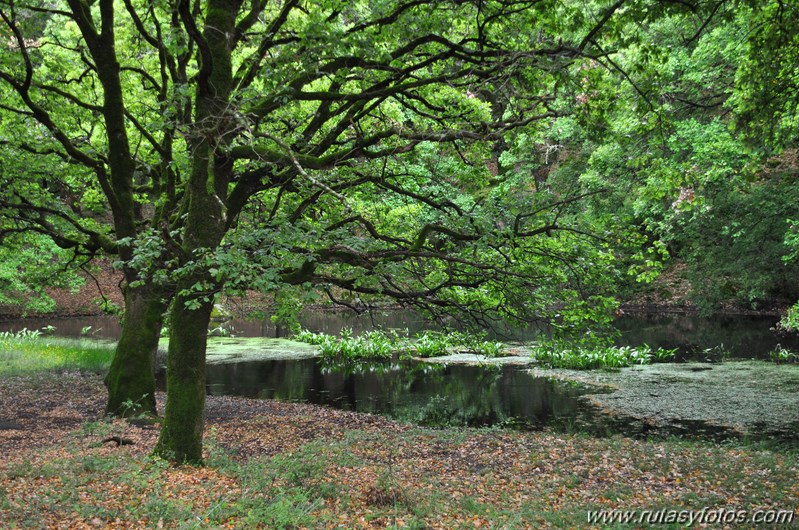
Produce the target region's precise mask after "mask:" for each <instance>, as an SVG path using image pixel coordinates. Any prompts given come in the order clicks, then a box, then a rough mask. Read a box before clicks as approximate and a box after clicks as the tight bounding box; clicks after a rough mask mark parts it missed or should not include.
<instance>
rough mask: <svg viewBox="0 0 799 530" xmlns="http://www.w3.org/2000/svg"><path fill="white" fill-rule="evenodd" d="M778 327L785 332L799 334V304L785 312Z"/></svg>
mask: <svg viewBox="0 0 799 530" xmlns="http://www.w3.org/2000/svg"><path fill="white" fill-rule="evenodd" d="M777 327H778V328H779V329H781V330H783V331H787V332H791V333H799V303H796V304H794V305H792V306H791V307H789V308H788V309H787V310H786V311H785V314H784V315H783V316H782V318H780V321H779V324H777Z"/></svg>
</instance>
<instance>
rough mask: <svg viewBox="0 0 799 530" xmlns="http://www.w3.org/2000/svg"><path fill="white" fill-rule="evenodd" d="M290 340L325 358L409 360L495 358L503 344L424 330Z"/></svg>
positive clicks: (305, 335) (304, 333)
mask: <svg viewBox="0 0 799 530" xmlns="http://www.w3.org/2000/svg"><path fill="white" fill-rule="evenodd" d="M293 338H294V340H296V341H300V342H305V343H308V344H313V345H317V346H319V347H320V352H321V354H322V357H323V358H325V359H336V360H352V359H390V358H391V357H393V356H394V355H398V356H400V357H409V356H411V355H412V354H415V355H417V356H419V357H436V356H440V355H446V354H447V353H449V351H450V350H451V349H453V348H464V349H467V350H469V351H472V352H474V353H476V354H480V355H485V356H487V357H496V356H499V355H501V354H502V350H503V349H504V348H505V345H504V344H503V343H501V342H497V341H488V340H483V339H484V335H480V334H476V335H469V334H464V333H459V332H450V333H442V332H440V331H424V332H421V333H417V334H416V335H415V336H414V338H413V339H410V338H408V336H407V331H406V332H405V335H404V336H401V335H400V334H399V333H397V332H396V331H394V330H392V331H390V332H385V331H382V330H375V331H367V332H365V333H363V334H362V335H359V336H355V335H354V333H353V332H352V329H350V328H345V329H342V330H341V332H340V333H339V336H338V337H335V336H333V335H328V334H326V333H314V332H312V331H308V330H300V331H298V332H297V333H295V334H294V335H293Z"/></svg>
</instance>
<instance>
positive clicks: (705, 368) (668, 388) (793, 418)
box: [533, 361, 799, 439]
mask: <svg viewBox="0 0 799 530" xmlns="http://www.w3.org/2000/svg"><path fill="white" fill-rule="evenodd" d="M533 371H534V372H535V373H536V375H542V374H544V375H549V376H552V377H557V378H564V379H569V380H576V381H580V382H582V383H587V384H593V385H598V386H601V387H603V390H607V389H608V387H609V388H611V389H613V391H612V392H609V393H597V394H590V395H588V396H586V399H589V400H590V402H591V403H593V404H594V405H596V406H597V407H599V408H600V409H601V410H603V411H604V412H606V413H609V414H611V415H613V416H615V417H617V418H628V419H634V420H638V421H641V422H643V424H644V425H645V426H648V427H651V428H653V429H665V430H668V429H669V428H670V427H676V428H677V430H683V431H688V432H690V431H691V430H693V429H701V428H702V426H705V427H710V428H718V429H723V430H727V431H731V432H733V433H737V434H742V435H755V436H761V435H776V436H780V437H785V436H787V437H789V438H792V439H795V438H796V437H797V433H796V432H795V431H796V428H797V426H799V366H797V365H776V364H773V363H769V362H764V361H730V362H724V363H699V362H691V363H679V364H674V363H669V364H653V365H644V366H635V367H630V368H623V369H621V370H618V371H615V372H606V371H592V372H578V371H574V370H541V369H535V370H533ZM680 427H683V429H679V428H680Z"/></svg>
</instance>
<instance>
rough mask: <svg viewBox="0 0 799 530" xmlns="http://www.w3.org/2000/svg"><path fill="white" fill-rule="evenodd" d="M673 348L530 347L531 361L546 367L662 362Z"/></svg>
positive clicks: (561, 345)
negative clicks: (531, 351) (531, 350)
mask: <svg viewBox="0 0 799 530" xmlns="http://www.w3.org/2000/svg"><path fill="white" fill-rule="evenodd" d="M676 351H677V350H676V349H674V350H667V349H663V348H658V349H652V348H651V347H650V346H648V345H646V344H644V345H642V346H612V345H594V346H590V345H584V344H582V345H576V346H569V345H568V344H563V343H551V342H550V343H545V342H542V343H539V344H537V345H535V346H534V347H533V353H532V357H533V359H534V360H535V361H538V362H539V363H541V364H543V365H546V366H549V367H550V368H568V369H573V370H591V369H596V368H623V367H625V366H633V365H641V364H650V363H652V362H653V361H658V362H665V361H669V360H671V359H673V358H674V354H675V353H676Z"/></svg>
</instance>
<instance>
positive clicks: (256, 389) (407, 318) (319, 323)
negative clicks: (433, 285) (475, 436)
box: [0, 311, 799, 434]
mask: <svg viewBox="0 0 799 530" xmlns="http://www.w3.org/2000/svg"><path fill="white" fill-rule="evenodd" d="M301 320H302V324H303V327H305V328H307V329H310V330H313V331H324V332H327V333H338V332H339V331H340V330H341V329H343V328H352V329H353V331H354V332H355V333H356V334H357V333H360V332H362V331H366V330H370V329H375V328H383V329H400V330H404V329H407V330H409V332H410V333H414V332H416V331H420V330H422V329H427V328H432V327H434V326H432V325H431V324H430V323H428V322H425V321H424V320H422V319H420V318H418V317H416V316H414V315H413V314H410V313H407V312H399V311H386V312H381V313H378V314H375V315H373V316H372V317H364V316H361V317H357V316H355V315H352V314H349V313H335V312H321V311H320V312H313V313H308V314H306V315H304V316H303V318H302V319H301ZM775 320H776V318H775V317H752V316H721V317H714V318H699V317H697V316H695V315H685V314H668V315H664V314H651V315H625V316H624V317H621V318H619V319H618V321H617V322H616V327H617V328H618V330H619V331H620V338H619V343H620V344H628V345H633V346H635V345H641V344H644V343H646V344H649V345H650V346H653V347H666V348H678V349H679V352H680V354H681V356H682V357H685V358H701V357H702V356H703V355H705V353H704V352H705V351H706V350H709V349H711V348H714V347H718V346H720V345H723V347H724V349H725V350H727V351H729V353H730V356H731V357H736V358H763V357H766V356H767V355H768V352H769V351H771V350H772V349H773V348H774V347H775V346H776V345H777V344H778V343H782V345H783V346H785V347H789V348H792V349H794V350H799V344H797V342H796V341H795V340H793V341H788V340H786V339H785V338H780V337H778V336H777V335H775V334H774V333H773V332H772V331H770V328H771V327H772V326H773V325H774V323H775ZM230 325H232V329H233V332H234V334H235V335H237V336H267V337H275V336H284V335H285V332H284V330H281V329H280V328H276V327H275V325H274V324H273V323H272V322H271V321H269V320H265V321H260V322H248V321H234V322H232V323H230ZM44 326H54V327H55V328H56V329H55V334H57V335H62V336H72V337H78V336H80V335H81V334H84V335H86V334H88V335H90V336H95V337H98V338H112V339H113V338H118V336H119V325H118V323H117V321H116V320H115V319H113V318H108V317H101V318H81V319H60V320H56V319H27V320H19V321H13V322H5V323H0V331H5V330H11V331H17V330H20V329H22V328H28V329H40V328H42V327H44ZM540 332H541V331H540V330H538V329H535V328H532V329H529V330H525V331H524V332H522V334H521V335H520V337H518V338H526V339H528V340H529V339H530V338H532V337H534V336H535V335H536V334H538V333H540ZM207 376H208V377H207V389H208V393H209V394H223V395H238V396H248V397H254V398H262V399H279V400H285V401H298V402H307V403H315V404H320V405H327V406H333V407H337V408H341V409H347V410H353V411H359V412H369V413H378V414H384V415H388V416H390V417H393V418H395V419H398V420H401V421H407V422H413V423H420V424H425V425H433V426H439V425H469V426H491V425H494V426H496V425H499V426H507V427H515V428H521V429H540V428H544V427H555V428H566V429H578V430H587V431H593V432H622V433H624V434H635V432H634V431H635V427H633V428H632V430H631V428H630V425H629V424H626V423H616V424H609V423H608V421H607V417H603V415H602V414H601V413H600V412H599V411H597V410H596V409H593V408H592V407H591V406H590V405H588V403H587V402H586V401H585V400H582V399H580V396H581V395H583V394H585V393H586V392H587V391H586V390H585V389H584V388H582V387H579V386H576V385H573V384H569V383H565V382H559V381H552V380H549V379H546V378H540V377H533V376H531V375H530V374H529V373H527V372H526V371H525V370H524V369H523V368H518V367H513V366H505V367H502V368H496V367H486V366H462V365H449V366H444V365H430V364H426V363H414V362H403V363H399V362H395V363H376V364H360V365H356V366H348V367H329V366H324V365H322V364H321V363H320V361H319V360H317V359H304V360H291V361H262V362H242V363H232V364H217V365H209V366H208V372H207ZM161 379H163V374H161ZM161 384H162V385H163V381H162V382H161ZM593 392H596V390H593ZM609 425H610V426H609Z"/></svg>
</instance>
